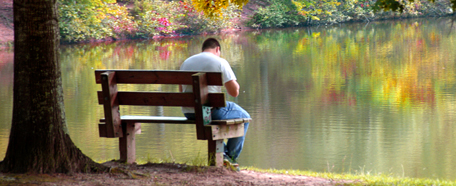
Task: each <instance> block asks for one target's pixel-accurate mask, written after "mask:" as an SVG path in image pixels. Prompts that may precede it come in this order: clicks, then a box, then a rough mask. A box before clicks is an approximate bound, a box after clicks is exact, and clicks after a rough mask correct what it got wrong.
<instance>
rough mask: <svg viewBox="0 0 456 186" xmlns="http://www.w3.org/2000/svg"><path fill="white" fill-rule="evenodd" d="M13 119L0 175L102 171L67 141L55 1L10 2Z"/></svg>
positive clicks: (68, 138)
mask: <svg viewBox="0 0 456 186" xmlns="http://www.w3.org/2000/svg"><path fill="white" fill-rule="evenodd" d="M13 3H14V4H13V9H14V96H13V102H14V103H13V119H12V126H11V133H10V138H9V144H8V148H7V152H6V155H5V159H4V160H3V161H2V162H1V163H0V171H2V172H13V173H26V172H32V173H55V172H59V173H71V172H94V171H95V172H96V171H104V170H106V167H104V166H102V165H100V164H97V163H95V162H93V161H92V160H91V159H90V158H88V157H87V156H85V155H84V154H83V153H82V152H81V151H80V150H79V149H78V148H77V147H76V146H75V145H74V143H73V142H72V140H71V139H70V136H69V133H68V129H67V126H66V121H65V110H64V105H63V103H64V102H63V88H62V77H61V70H60V60H59V50H58V49H59V27H58V14H57V0H14V2H13Z"/></svg>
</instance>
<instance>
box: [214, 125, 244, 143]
mask: <svg viewBox="0 0 456 186" xmlns="http://www.w3.org/2000/svg"><path fill="white" fill-rule="evenodd" d="M207 126H209V127H211V130H212V140H223V139H227V138H237V137H241V136H244V123H240V124H234V125H207Z"/></svg>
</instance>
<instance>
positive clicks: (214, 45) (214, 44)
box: [202, 38, 221, 56]
mask: <svg viewBox="0 0 456 186" xmlns="http://www.w3.org/2000/svg"><path fill="white" fill-rule="evenodd" d="M220 50H221V47H220V43H219V42H218V41H217V39H214V38H208V39H206V40H205V41H204V42H203V47H202V51H203V52H211V53H214V54H215V55H217V56H220Z"/></svg>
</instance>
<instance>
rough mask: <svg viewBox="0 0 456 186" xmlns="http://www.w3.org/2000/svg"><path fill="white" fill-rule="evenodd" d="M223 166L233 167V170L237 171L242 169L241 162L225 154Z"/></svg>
mask: <svg viewBox="0 0 456 186" xmlns="http://www.w3.org/2000/svg"><path fill="white" fill-rule="evenodd" d="M223 166H224V167H226V168H228V169H231V170H232V171H236V172H239V171H240V169H239V164H238V163H236V161H235V160H233V159H231V158H230V157H229V156H227V155H224V156H223Z"/></svg>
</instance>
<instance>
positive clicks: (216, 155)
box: [207, 139, 224, 167]
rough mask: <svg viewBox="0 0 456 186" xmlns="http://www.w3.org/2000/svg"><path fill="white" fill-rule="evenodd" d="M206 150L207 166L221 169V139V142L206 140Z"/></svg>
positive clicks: (222, 148) (222, 150) (222, 149)
mask: <svg viewBox="0 0 456 186" xmlns="http://www.w3.org/2000/svg"><path fill="white" fill-rule="evenodd" d="M207 147H208V148H207V149H208V153H207V155H208V161H209V162H208V164H209V166H216V167H221V166H223V152H224V147H223V139H222V140H212V139H208V140H207Z"/></svg>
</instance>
